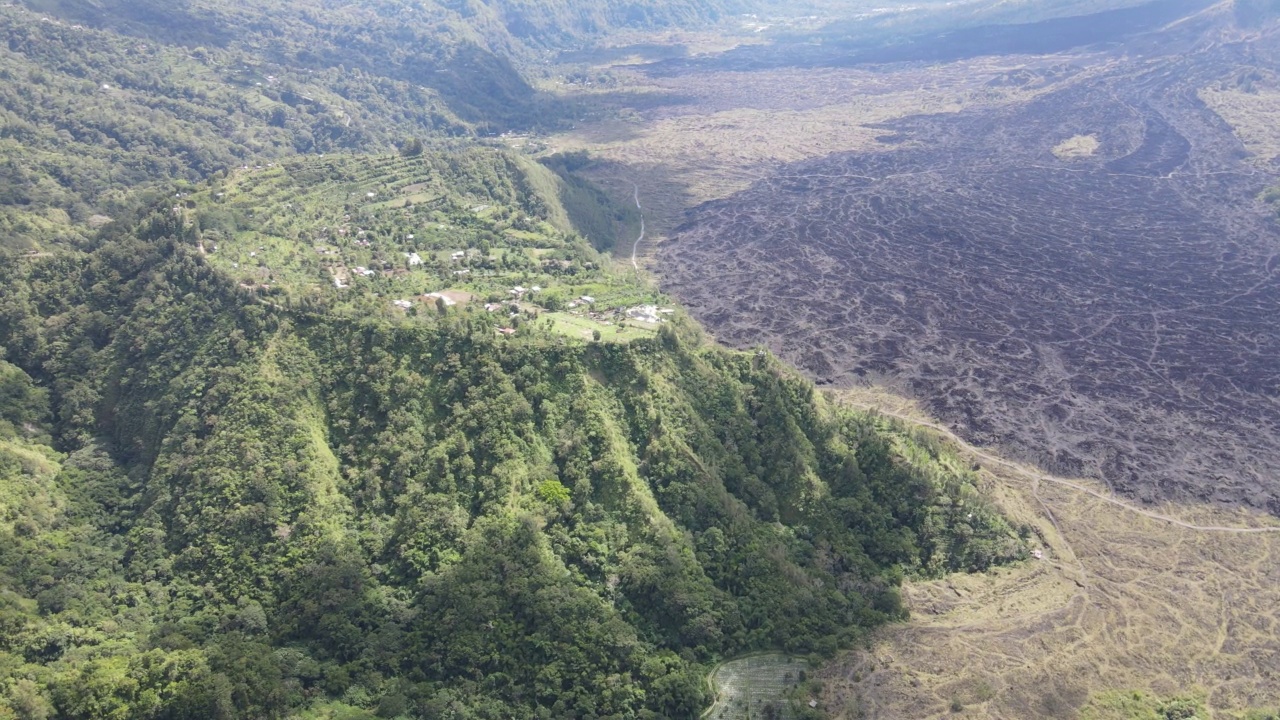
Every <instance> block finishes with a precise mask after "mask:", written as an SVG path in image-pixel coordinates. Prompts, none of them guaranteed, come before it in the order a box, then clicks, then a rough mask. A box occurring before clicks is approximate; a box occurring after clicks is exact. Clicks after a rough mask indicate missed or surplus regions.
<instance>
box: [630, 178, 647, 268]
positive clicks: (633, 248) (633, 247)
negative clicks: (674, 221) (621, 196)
mask: <svg viewBox="0 0 1280 720" xmlns="http://www.w3.org/2000/svg"><path fill="white" fill-rule="evenodd" d="M631 187H633V188H635V191H636V195H635V197H636V209H637V210H639V211H640V237H638V238H636V241H635V243H633V244H632V245H631V267H632V268H633V269H635V270H639V269H640V265H639V263H637V262H636V252H638V251H639V250H640V241H641V240H644V208H643V207H641V206H640V186H639V185H637V184H635V183H631Z"/></svg>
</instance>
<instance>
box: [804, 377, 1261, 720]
mask: <svg viewBox="0 0 1280 720" xmlns="http://www.w3.org/2000/svg"><path fill="white" fill-rule="evenodd" d="M850 401H851V402H853V403H854V404H857V405H861V406H864V407H874V408H879V409H881V410H882V411H884V412H885V413H887V414H890V415H893V416H898V417H902V418H912V419H921V420H924V421H925V422H928V421H927V419H925V418H923V416H922V415H920V414H919V412H918V411H917V410H916V409H915V408H914V407H912V406H911V405H909V404H908V403H907V402H906V401H903V400H901V399H898V398H894V397H892V396H888V395H884V394H880V393H872V392H866V391H853V393H852V395H851V397H850ZM964 450H965V452H967V453H969V454H970V455H973V456H974V459H975V460H976V461H978V462H980V463H981V464H982V465H983V466H984V472H983V475H984V477H985V479H986V482H987V483H988V486H989V491H990V492H991V494H992V496H993V497H994V498H995V499H996V500H997V501H998V502H999V503H1000V505H1001V506H1003V508H1004V509H1005V510H1006V511H1007V512H1008V513H1009V514H1010V515H1011V516H1012V517H1014V518H1015V519H1018V520H1023V521H1026V522H1030V523H1032V524H1033V526H1035V527H1036V528H1038V530H1039V531H1040V533H1041V534H1042V535H1043V539H1044V548H1043V552H1044V558H1043V559H1042V560H1039V561H1035V560H1033V561H1030V562H1029V563H1028V564H1027V565H1026V566H1024V567H1017V568H1006V569H1002V570H999V571H997V572H994V573H990V574H987V575H973V576H955V577H951V578H947V579H945V580H939V581H934V582H920V583H908V584H907V585H906V587H905V592H904V594H905V596H906V598H907V601H908V603H909V605H910V607H911V610H912V620H911V621H910V622H908V623H905V624H902V625H898V626H894V627H891V628H888V629H885V630H883V631H882V632H880V633H879V634H878V636H877V638H876V640H875V642H874V644H873V647H872V649H871V650H870V651H858V652H854V653H851V654H848V655H846V656H844V657H842V658H840V659H839V660H837V661H836V662H834V663H833V664H831V665H830V666H828V667H827V668H826V669H825V670H824V673H823V674H824V676H825V679H826V695H825V697H824V698H823V700H824V703H825V705H826V707H827V708H828V710H830V712H831V715H832V717H833V718H886V719H889V718H929V717H947V716H953V710H952V703H953V701H959V703H960V704H962V705H963V706H964V711H963V712H964V716H965V717H989V718H1010V719H1013V718H1032V717H1061V718H1070V717H1075V716H1076V713H1077V711H1078V709H1079V708H1080V707H1081V706H1082V705H1084V704H1085V703H1086V701H1087V700H1088V698H1089V697H1090V696H1091V695H1093V694H1096V693H1099V692H1102V691H1105V690H1110V689H1130V688H1133V689H1146V690H1150V691H1152V692H1155V693H1158V694H1162V695H1173V694H1178V693H1182V692H1185V691H1188V690H1200V691H1202V692H1204V693H1205V694H1206V695H1207V698H1208V704H1209V706H1210V707H1211V708H1213V709H1214V710H1215V711H1217V715H1216V717H1230V716H1231V715H1232V714H1233V713H1234V712H1239V711H1244V710H1247V709H1250V708H1258V707H1270V708H1274V707H1275V706H1277V705H1280V532H1276V531H1277V530H1280V525H1277V523H1276V521H1275V520H1274V518H1266V517H1261V516H1254V515H1246V514H1245V513H1243V512H1226V511H1221V510H1215V509H1210V508H1205V507H1199V508H1196V507H1170V508H1159V509H1156V508H1150V507H1145V508H1134V507H1131V506H1126V505H1124V504H1123V503H1120V502H1117V501H1108V500H1104V499H1102V498H1100V497H1098V496H1095V495H1092V494H1089V493H1088V492H1083V491H1081V490H1080V489H1077V487H1075V485H1079V486H1081V487H1085V488H1087V489H1090V490H1093V491H1095V492H1098V493H1099V494H1104V492H1103V489H1102V488H1101V487H1100V486H1094V485H1091V484H1089V483H1087V481H1072V480H1066V481H1063V480H1062V479H1059V478H1051V477H1049V476H1046V475H1044V474H1043V473H1040V472H1039V471H1037V470H1032V469H1028V468H1024V467H1021V466H1018V465H1015V464H1012V463H1005V462H997V461H995V459H994V458H993V457H992V456H991V455H989V454H988V453H985V452H984V451H980V450H977V451H975V450H973V449H972V448H964ZM1064 483H1066V484H1064ZM1139 510H1141V511H1144V512H1147V513H1153V514H1162V515H1166V516H1168V517H1170V518H1174V519H1176V520H1178V521H1181V522H1185V523H1187V524H1189V525H1196V526H1202V527H1203V526H1214V527H1228V528H1238V529H1242V530H1243V529H1251V530H1254V532H1232V531H1223V530H1203V529H1193V528H1188V527H1182V526H1179V525H1176V524H1174V523H1171V522H1169V521H1167V520H1161V519H1156V518H1153V517H1149V516H1147V515H1144V514H1141V513H1140V512H1138V511H1139ZM1261 528H1268V530H1266V531H1261V532H1257V531H1256V530H1258V529H1261Z"/></svg>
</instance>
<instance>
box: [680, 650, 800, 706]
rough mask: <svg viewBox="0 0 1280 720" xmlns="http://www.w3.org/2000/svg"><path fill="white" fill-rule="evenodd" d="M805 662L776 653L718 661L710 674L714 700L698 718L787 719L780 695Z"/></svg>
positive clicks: (783, 701)
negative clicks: (714, 695)
mask: <svg viewBox="0 0 1280 720" xmlns="http://www.w3.org/2000/svg"><path fill="white" fill-rule="evenodd" d="M807 670H808V665H807V664H806V663H805V662H804V661H802V660H799V659H796V658H792V657H788V656H786V655H780V654H767V655H752V656H750V657H745V658H739V659H737V660H730V661H728V662H725V663H722V664H720V665H719V666H717V667H716V669H715V671H714V672H712V673H711V677H710V678H709V681H710V682H711V685H712V687H713V688H714V689H715V693H716V702H715V705H713V706H712V707H711V708H710V709H708V710H707V712H706V714H704V715H703V716H702V720H760V719H763V718H772V719H773V720H789V719H790V718H791V717H792V713H791V710H790V705H789V703H788V702H787V700H786V699H785V698H784V697H783V694H784V693H785V692H786V691H787V690H789V689H790V688H793V687H795V685H796V684H797V683H798V682H799V681H800V677H801V673H802V672H805V671H807Z"/></svg>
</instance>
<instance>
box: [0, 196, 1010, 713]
mask: <svg viewBox="0 0 1280 720" xmlns="http://www.w3.org/2000/svg"><path fill="white" fill-rule="evenodd" d="M196 230H197V229H196V228H195V227H193V226H190V225H187V224H184V222H183V221H182V219H181V217H180V216H178V215H176V214H174V213H172V212H169V211H167V210H161V211H158V212H155V213H153V214H151V215H149V216H147V217H145V218H143V219H142V220H140V221H138V222H136V223H132V224H130V223H117V224H116V225H113V226H110V227H108V228H107V229H106V230H105V231H104V233H103V235H102V236H101V237H100V239H99V241H98V247H97V248H96V249H94V250H93V251H92V252H91V253H89V254H87V255H83V256H71V255H67V256H60V257H55V258H50V259H32V260H29V261H23V262H22V263H11V264H7V265H5V266H4V267H3V269H2V270H0V272H2V273H3V274H4V277H3V278H2V282H0V344H3V346H4V348H5V358H6V362H4V364H0V508H3V509H2V510H0V512H3V515H2V516H0V629H2V631H0V717H3V716H5V714H6V713H8V714H9V715H13V716H16V717H20V718H32V717H51V716H58V717H67V718H109V717H120V718H125V717H128V718H147V717H153V718H179V717H191V718H196V717H199V718H208V717H284V716H303V717H308V716H309V717H375V716H376V717H431V718H437V717H447V718H505V717H512V716H516V717H547V718H558V717H584V718H587V717H602V718H603V717H616V718H624V717H655V718H656V717H670V718H681V717H693V716H696V714H697V713H698V711H699V710H700V708H702V707H703V706H704V705H705V703H706V702H707V699H708V698H707V696H706V690H705V686H704V682H703V675H704V673H705V672H706V669H707V667H708V666H709V664H710V663H711V662H712V661H713V659H715V658H718V657H723V656H726V655H730V654H734V653H738V652H743V651H748V650H752V649H760V648H782V649H785V650H788V651H791V652H797V653H804V652H818V653H829V652H832V651H834V650H836V649H837V648H839V647H841V646H843V645H847V644H848V643H850V642H852V641H854V640H855V639H856V638H858V637H859V635H860V634H861V633H862V632H864V631H865V629H867V628H869V627H872V626H874V625H876V624H878V623H882V622H884V621H886V620H892V619H895V618H900V617H902V614H903V611H902V607H901V604H900V602H899V600H898V596H897V591H896V585H897V582H898V581H899V579H900V578H901V577H902V575H903V573H920V574H926V575H929V574H938V573H942V572H946V571H951V570H980V569H983V568H985V567H987V566H989V565H990V564H992V563H998V562H1005V561H1009V560H1012V559H1016V558H1018V557H1021V555H1022V553H1023V552H1024V546H1023V544H1022V543H1021V541H1020V540H1019V538H1018V536H1017V533H1015V532H1014V531H1013V530H1012V529H1011V528H1010V527H1009V526H1008V525H1007V524H1006V523H1005V522H1004V521H1003V520H1002V519H1001V518H1000V517H999V516H998V515H997V514H996V513H995V512H994V511H993V510H992V509H991V507H989V506H988V505H987V504H986V503H985V502H983V500H982V499H981V497H980V496H979V495H978V493H977V492H976V489H975V485H974V478H973V477H972V475H971V474H970V473H968V472H967V471H966V470H964V469H962V468H960V466H959V465H958V464H957V463H956V462H955V461H954V460H953V459H951V458H949V457H948V456H947V455H946V454H945V452H944V451H942V450H941V449H939V448H938V447H936V446H935V445H933V444H931V443H929V442H927V441H925V440H923V439H921V438H915V437H912V436H910V435H909V434H904V433H901V432H890V431H886V430H885V429H884V428H882V427H880V426H878V425H877V424H876V422H875V421H874V420H873V419H872V418H868V417H864V416H859V415H856V414H853V413H850V412H849V411H847V410H845V409H842V408H839V407H836V406H833V405H831V404H829V403H828V402H827V401H825V400H824V399H823V398H822V397H821V396H819V395H817V394H816V393H815V391H814V389H813V387H812V386H811V385H810V384H808V383H807V382H805V381H803V380H802V379H800V378H798V377H796V376H795V375H794V374H793V373H791V372H789V371H787V370H786V369H785V368H783V367H781V366H780V365H779V364H778V363H777V361H775V360H774V359H772V358H771V357H770V356H768V355H767V354H740V353H731V352H728V351H724V350H719V349H715V348H711V347H707V346H704V345H703V344H701V343H700V342H699V341H698V338H697V333H696V330H695V329H693V328H691V327H686V326H684V325H681V324H678V323H673V324H668V325H667V326H664V330H663V331H662V332H661V333H660V334H659V336H658V337H656V338H655V339H653V340H647V341H645V340H640V341H634V342H632V343H630V344H625V345H624V344H608V343H579V344H566V343H565V342H563V340H562V339H560V338H556V337H552V336H549V335H543V334H541V333H539V332H536V331H533V330H530V331H527V332H522V333H521V334H518V335H517V336H515V337H511V338H503V337H498V336H495V334H494V332H493V327H492V323H491V321H489V320H487V319H485V318H483V317H479V316H478V315H477V314H472V313H465V312H455V313H447V314H444V315H441V316H439V317H436V318H433V319H430V320H429V321H418V322H412V323H410V322H397V321H392V320H383V319H376V318H365V319H350V318H349V317H346V316H342V315H333V314H330V313H328V312H327V311H326V310H325V308H324V306H323V305H322V304H321V305H316V304H314V303H312V304H311V305H309V306H308V307H307V308H306V309H305V310H304V309H291V308H289V307H288V306H287V305H278V304H274V303H270V302H264V301H263V300H262V299H261V297H260V296H259V295H257V294H255V293H254V292H253V291H250V290H247V289H244V288H241V287H238V286H237V285H236V284H234V283H233V282H230V281H228V280H227V279H225V278H224V277H223V276H222V275H221V274H220V273H219V272H218V271H216V270H215V269H214V268H213V267H211V266H210V265H209V263H208V261H207V260H206V258H204V257H203V256H201V255H200V254H199V252H197V250H196V249H195V247H194V233H195V232H196Z"/></svg>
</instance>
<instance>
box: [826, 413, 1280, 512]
mask: <svg viewBox="0 0 1280 720" xmlns="http://www.w3.org/2000/svg"><path fill="white" fill-rule="evenodd" d="M846 402H848V403H849V404H850V405H853V406H855V407H858V408H861V409H863V410H873V411H875V412H877V413H880V414H881V415H884V416H886V417H891V418H894V419H895V420H900V421H902V422H904V423H907V424H908V425H919V426H921V427H927V428H929V429H930V430H934V431H936V432H938V433H941V434H942V435H943V436H944V437H946V438H947V439H948V440H950V441H951V442H953V443H955V444H956V445H957V446H959V447H960V448H961V449H963V450H964V451H965V452H967V453H969V454H970V455H973V456H974V457H977V458H980V459H982V460H984V461H986V462H988V463H991V464H993V465H999V466H1001V467H1003V468H1005V469H1007V470H1012V471H1013V472H1014V473H1016V474H1018V475H1021V476H1022V477H1024V478H1026V479H1028V480H1030V481H1031V482H1032V483H1033V486H1034V484H1035V483H1039V482H1047V483H1053V484H1055V485H1061V486H1063V487H1069V488H1071V489H1073V490H1077V491H1079V492H1082V493H1085V494H1086V495H1092V496H1093V497H1095V498H1098V499H1099V500H1102V501H1103V502H1106V503H1109V504H1111V505H1115V506H1116V507H1119V508H1122V509H1124V510H1127V511H1129V512H1131V513H1134V514H1136V515H1141V516H1143V517H1147V518H1151V519H1152V520H1159V521H1160V522H1166V523H1169V524H1170V525H1176V526H1177V527H1180V528H1186V529H1187V530H1195V531H1198V532H1217V533H1230V534H1237V535H1248V534H1257V533H1271V532H1280V527H1257V528H1239V527H1223V526H1220V525H1196V524H1194V523H1189V522H1186V521H1184V520H1179V519H1178V518H1175V517H1170V516H1168V515H1162V514H1160V513H1158V512H1152V511H1150V510H1144V509H1142V508H1140V507H1138V506H1136V505H1132V504H1130V503H1127V502H1125V501H1123V500H1119V499H1117V498H1114V497H1112V496H1110V495H1107V494H1106V493H1103V492H1099V491H1097V490H1094V489H1093V488H1091V487H1086V486H1084V485H1081V484H1080V483H1076V482H1072V481H1070V480H1065V479H1063V478H1060V477H1055V476H1053V475H1050V474H1048V473H1045V472H1041V471H1039V470H1035V469H1032V468H1028V467H1026V466H1025V465H1022V464H1020V463H1016V462H1013V461H1011V460H1006V459H1004V458H1002V457H1000V456H999V455H996V454H994V453H991V452H988V451H986V450H983V449H982V448H979V447H975V446H974V445H971V444H970V443H968V442H967V441H965V440H964V439H963V438H961V437H960V436H959V435H957V434H955V433H954V432H953V431H951V430H950V429H948V428H945V427H943V426H941V425H939V424H937V423H934V422H930V421H928V420H920V419H918V418H914V417H910V416H908V415H903V414H900V413H896V412H893V411H892V410H886V409H884V408H882V407H879V406H876V405H872V404H869V403H863V402H857V401H854V400H846ZM1037 499H1039V498H1038V496H1037ZM1042 504H1043V501H1042ZM1046 509H1047V508H1046ZM1054 524H1055V525H1056V524H1057V523H1056V522H1055V523H1054Z"/></svg>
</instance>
